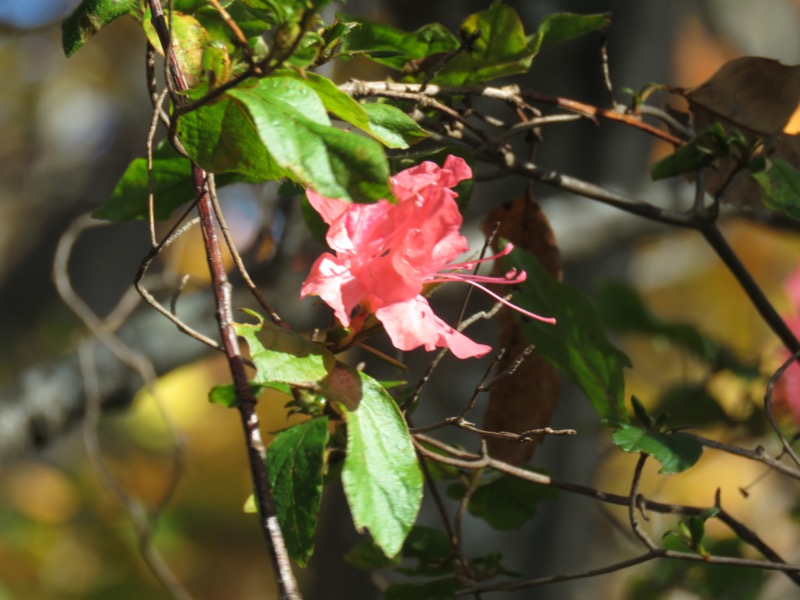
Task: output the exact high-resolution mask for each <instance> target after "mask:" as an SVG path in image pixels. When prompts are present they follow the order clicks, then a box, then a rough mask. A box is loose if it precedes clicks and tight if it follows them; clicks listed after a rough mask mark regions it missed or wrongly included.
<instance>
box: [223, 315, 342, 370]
mask: <svg viewBox="0 0 800 600" xmlns="http://www.w3.org/2000/svg"><path fill="white" fill-rule="evenodd" d="M248 312H249V311H248ZM250 314H253V315H254V313H250ZM255 316H256V317H257V318H259V320H260V322H259V323H256V324H250V323H234V324H233V327H234V330H235V331H236V335H238V336H240V337H242V338H244V340H245V341H246V342H247V345H248V347H249V348H250V356H251V358H252V360H253V364H255V367H256V374H255V377H254V378H253V381H254V382H255V383H258V384H260V385H268V384H271V383H274V382H278V383H288V384H294V385H310V384H316V383H318V382H319V381H321V380H322V379H324V378H325V377H326V376H327V375H328V372H329V371H330V370H331V369H332V368H333V364H334V362H335V360H336V359H335V358H334V356H333V354H331V353H330V352H329V351H328V350H326V349H325V348H323V347H322V346H320V345H319V344H316V343H314V342H312V341H311V340H308V339H306V338H304V337H302V336H301V335H299V334H297V333H294V332H293V331H291V330H289V329H286V328H283V327H279V326H277V325H274V324H272V323H270V322H268V321H264V320H263V319H261V318H260V317H258V316H257V315H255Z"/></svg>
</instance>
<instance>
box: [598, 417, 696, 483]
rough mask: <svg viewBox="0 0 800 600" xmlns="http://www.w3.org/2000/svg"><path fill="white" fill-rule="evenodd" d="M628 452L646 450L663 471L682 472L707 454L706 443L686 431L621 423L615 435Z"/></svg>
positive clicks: (613, 437) (616, 443)
mask: <svg viewBox="0 0 800 600" xmlns="http://www.w3.org/2000/svg"><path fill="white" fill-rule="evenodd" d="M611 439H612V441H613V442H614V445H616V446H617V447H618V448H619V449H620V450H622V451H624V452H643V453H645V454H649V455H651V456H652V457H653V458H655V459H656V460H657V461H658V462H660V463H661V471H660V472H661V473H664V474H665V475H669V474H673V473H680V472H681V471H685V470H686V469H688V468H689V467H691V466H692V465H694V464H695V463H696V462H697V461H698V460H700V456H701V455H702V454H703V446H701V445H700V442H698V441H697V440H696V439H694V438H693V437H691V436H689V435H686V434H685V433H660V432H656V431H648V430H646V429H642V428H641V427H636V426H634V425H628V424H626V423H622V424H620V426H619V428H618V429H617V430H616V431H614V434H613V435H612V437H611Z"/></svg>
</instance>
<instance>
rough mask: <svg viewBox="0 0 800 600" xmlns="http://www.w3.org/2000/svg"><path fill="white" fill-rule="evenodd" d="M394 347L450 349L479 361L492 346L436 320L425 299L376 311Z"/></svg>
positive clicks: (456, 353)
mask: <svg viewBox="0 0 800 600" xmlns="http://www.w3.org/2000/svg"><path fill="white" fill-rule="evenodd" d="M375 316H376V317H378V319H379V320H380V322H381V323H383V326H384V328H385V329H386V333H388V334H389V338H390V339H391V340H392V345H393V346H394V347H395V348H398V349H399V350H413V349H415V348H419V347H420V346H424V347H425V349H426V350H429V351H430V350H435V349H436V348H445V347H446V348H449V349H450V351H451V352H452V353H453V354H454V355H455V356H457V357H458V358H471V357H476V358H479V357H481V356H484V355H486V354H487V353H488V352H489V351H490V350H491V347H490V346H485V345H483V344H478V343H476V342H473V341H472V340H471V339H469V338H468V337H467V336H465V335H464V334H462V333H460V332H458V331H456V330H455V329H453V328H452V327H450V326H449V325H448V324H447V323H445V322H444V321H442V320H441V319H440V318H439V317H437V316H436V315H435V314H434V313H433V310H432V309H431V307H430V304H428V301H427V300H426V299H425V298H424V297H423V296H417V297H415V298H412V299H411V300H408V301H407V302H395V303H394V304H389V305H387V306H384V307H382V308H379V309H378V310H376V311H375Z"/></svg>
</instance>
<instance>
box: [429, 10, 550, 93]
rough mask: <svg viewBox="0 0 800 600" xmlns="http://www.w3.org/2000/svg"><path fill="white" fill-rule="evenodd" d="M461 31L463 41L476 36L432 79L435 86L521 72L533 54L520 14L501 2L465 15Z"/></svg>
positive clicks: (530, 60)
mask: <svg viewBox="0 0 800 600" xmlns="http://www.w3.org/2000/svg"><path fill="white" fill-rule="evenodd" d="M460 31H461V37H462V39H467V38H470V37H471V36H477V37H475V39H474V41H473V42H472V43H471V44H470V46H469V48H468V49H467V50H466V51H465V52H461V53H459V54H458V55H457V56H455V57H453V58H452V59H451V60H449V61H448V62H447V64H446V65H445V67H444V68H443V69H442V71H441V72H440V73H439V74H438V75H437V76H436V77H435V78H434V81H435V82H437V83H441V84H445V85H464V84H469V83H478V82H482V81H489V80H492V79H497V78H498V77H504V76H506V75H514V74H516V73H524V72H526V71H527V70H528V69H529V68H530V66H531V62H532V61H533V57H534V56H535V54H536V48H535V46H534V45H533V43H532V42H531V41H530V40H529V39H528V38H527V37H526V35H525V29H524V27H523V25H522V21H521V20H520V18H519V15H518V14H517V12H516V11H515V10H514V9H513V8H511V7H510V6H508V5H507V4H505V3H503V2H497V1H496V2H493V3H492V5H491V6H490V7H489V8H488V9H486V10H484V11H481V12H477V13H473V14H471V15H470V16H468V17H467V18H466V19H465V20H464V22H463V23H462V24H461V30H460Z"/></svg>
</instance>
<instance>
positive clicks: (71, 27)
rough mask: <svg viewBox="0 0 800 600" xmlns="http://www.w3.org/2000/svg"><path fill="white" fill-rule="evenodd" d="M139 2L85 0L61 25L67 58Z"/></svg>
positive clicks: (133, 0)
mask: <svg viewBox="0 0 800 600" xmlns="http://www.w3.org/2000/svg"><path fill="white" fill-rule="evenodd" d="M138 4H139V3H138V1H137V0H83V2H81V3H80V4H79V5H78V6H77V8H76V9H75V10H73V11H72V14H70V16H69V17H67V18H66V19H65V20H64V22H63V23H62V24H61V45H62V47H63V48H64V54H66V55H67V58H69V57H70V56H72V55H73V54H75V53H76V52H77V51H78V50H79V49H80V47H81V46H83V45H84V44H85V43H86V42H87V40H88V39H89V38H90V37H92V36H93V35H94V34H95V33H97V32H98V31H100V30H101V29H102V28H103V27H105V26H106V25H108V24H109V23H111V22H112V21H115V20H116V19H118V18H119V17H121V16H123V15H127V14H128V13H130V12H131V11H132V10H134V9H135V8H136V7H137V6H138Z"/></svg>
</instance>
